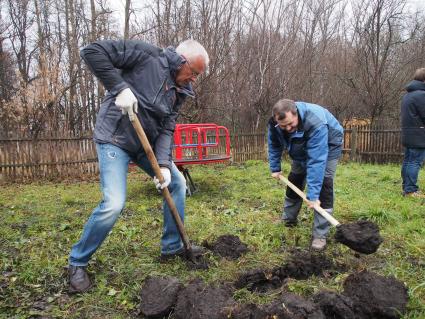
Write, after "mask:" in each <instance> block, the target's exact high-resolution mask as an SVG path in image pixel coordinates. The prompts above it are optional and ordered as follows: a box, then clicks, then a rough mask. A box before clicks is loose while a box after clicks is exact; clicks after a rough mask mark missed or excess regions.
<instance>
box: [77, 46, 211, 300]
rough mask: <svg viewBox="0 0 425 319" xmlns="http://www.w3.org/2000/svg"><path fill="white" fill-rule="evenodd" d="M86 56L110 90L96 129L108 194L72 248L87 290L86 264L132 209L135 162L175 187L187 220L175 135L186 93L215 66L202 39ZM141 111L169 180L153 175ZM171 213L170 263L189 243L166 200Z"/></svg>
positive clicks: (166, 253)
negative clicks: (136, 125) (139, 129)
mask: <svg viewBox="0 0 425 319" xmlns="http://www.w3.org/2000/svg"><path fill="white" fill-rule="evenodd" d="M81 57H82V58H83V60H84V61H85V62H86V64H87V65H88V67H89V68H90V70H91V71H92V72H93V74H94V75H95V76H96V77H97V78H98V79H99V80H100V82H101V83H102V84H103V85H104V87H105V88H106V90H107V94H106V96H105V98H104V100H103V102H102V104H101V106H100V110H99V113H98V115H97V119H96V127H95V131H94V141H95V143H96V150H97V155H98V159H99V170H100V184H101V191H102V195H103V197H102V201H101V202H100V203H99V205H98V206H97V207H96V208H95V209H94V210H93V212H92V214H91V216H90V218H89V219H88V221H87V223H86V224H85V226H84V230H83V233H82V235H81V238H80V240H79V241H78V242H77V243H76V244H75V245H74V246H73V247H72V249H71V253H70V256H69V283H70V291H71V292H84V291H87V290H88V289H89V288H90V287H91V281H90V278H89V276H88V274H87V271H86V267H87V264H88V262H89V260H90V258H91V257H92V255H93V254H94V253H95V252H96V250H97V249H98V248H99V247H100V245H101V244H102V242H103V241H104V239H105V238H106V236H107V235H108V233H109V232H110V230H111V229H112V227H113V225H114V223H115V221H116V220H117V218H118V216H119V214H120V213H121V211H122V210H123V208H124V204H125V199H126V180H127V172H128V164H129V162H130V161H133V162H134V163H136V164H137V165H138V166H139V167H140V168H141V169H143V170H144V171H145V172H146V173H147V174H149V175H150V176H151V177H153V178H154V179H153V180H154V183H155V185H156V187H157V188H158V189H159V188H164V187H169V189H170V193H171V196H172V198H173V200H174V203H175V204H176V207H177V209H178V211H179V214H180V217H181V219H182V221H184V209H185V195H186V181H185V179H184V177H183V175H182V174H181V173H180V172H179V170H178V169H177V167H176V165H174V163H173V162H172V140H173V132H174V128H175V125H176V119H177V117H178V112H179V109H180V107H181V106H182V104H183V102H184V100H185V98H186V97H187V96H190V97H193V95H194V93H193V91H192V82H194V81H195V80H196V78H197V77H198V76H199V75H200V74H202V73H203V72H204V71H205V70H206V69H207V67H208V63H209V57H208V54H207V52H206V51H205V49H204V47H203V46H202V45H201V44H199V43H198V42H197V41H194V40H186V41H184V42H182V43H181V44H180V45H179V46H178V47H177V48H176V49H174V48H172V47H168V48H166V49H162V48H159V47H156V46H154V45H151V44H148V43H145V42H143V41H137V40H124V41H110V40H106V41H98V42H95V43H92V44H90V45H88V46H86V47H85V48H83V49H82V50H81ZM127 114H128V116H127ZM135 115H136V116H137V117H138V119H139V120H140V122H141V124H142V126H143V128H144V130H145V133H146V135H147V137H148V139H149V142H150V143H151V145H152V148H153V150H154V153H155V156H156V158H157V160H158V164H159V166H160V167H161V173H162V175H163V177H164V183H163V184H160V183H159V181H158V179H156V178H155V177H154V176H153V170H152V167H151V165H150V164H149V161H148V158H147V156H146V154H145V152H144V150H143V147H142V145H141V143H140V141H139V138H138V137H137V134H136V132H135V130H134V129H133V127H132V125H131V122H130V120H129V116H135ZM163 211H164V212H163V214H164V216H163V217H164V224H163V234H162V238H161V259H163V260H167V259H170V258H171V257H174V256H182V255H183V253H184V248H183V244H182V241H181V238H180V235H179V233H178V229H177V227H176V225H175V223H174V220H173V217H172V214H171V212H170V209H169V207H168V205H166V203H165V201H164V204H163ZM199 250H200V247H195V246H193V247H192V251H193V252H194V254H196V253H199Z"/></svg>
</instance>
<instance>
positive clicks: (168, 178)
mask: <svg viewBox="0 0 425 319" xmlns="http://www.w3.org/2000/svg"><path fill="white" fill-rule="evenodd" d="M161 174H162V177H164V183H162V184H161V183H160V182H159V179H158V178H156V176H155V177H154V178H153V182H154V183H155V186H156V189H158V190H160V189H164V188H165V187H167V186H168V185H170V182H171V172H170V170H169V169H168V168H167V167H161Z"/></svg>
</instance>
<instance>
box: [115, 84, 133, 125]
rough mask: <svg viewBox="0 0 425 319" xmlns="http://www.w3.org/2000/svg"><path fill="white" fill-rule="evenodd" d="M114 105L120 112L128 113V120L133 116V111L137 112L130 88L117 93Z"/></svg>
mask: <svg viewBox="0 0 425 319" xmlns="http://www.w3.org/2000/svg"><path fill="white" fill-rule="evenodd" d="M115 105H116V106H118V107H119V108H120V109H121V112H122V114H127V113H128V116H129V117H130V120H131V119H132V118H133V117H134V113H137V99H136V97H135V96H134V94H133V92H132V91H131V89H130V88H126V89H124V90H122V91H121V92H120V93H118V95H117V97H116V99H115Z"/></svg>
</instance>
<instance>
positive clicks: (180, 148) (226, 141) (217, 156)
mask: <svg viewBox="0 0 425 319" xmlns="http://www.w3.org/2000/svg"><path fill="white" fill-rule="evenodd" d="M230 158H231V155H230V136H229V131H228V130H227V128H226V127H224V126H220V125H217V124H214V123H200V124H177V125H176V128H175V131H174V149H173V160H174V163H175V164H176V166H177V167H178V168H179V170H180V171H181V172H182V173H183V176H184V177H185V179H186V181H187V184H188V193H189V195H191V194H192V193H193V192H195V191H196V186H195V184H194V182H193V180H192V178H191V176H190V174H189V170H188V169H187V168H186V167H184V166H185V165H193V164H211V163H218V162H225V161H228V160H230Z"/></svg>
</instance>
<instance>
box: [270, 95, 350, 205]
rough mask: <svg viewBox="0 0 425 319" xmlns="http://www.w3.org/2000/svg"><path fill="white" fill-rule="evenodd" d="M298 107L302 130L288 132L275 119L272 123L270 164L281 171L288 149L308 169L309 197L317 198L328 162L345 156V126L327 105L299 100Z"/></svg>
mask: <svg viewBox="0 0 425 319" xmlns="http://www.w3.org/2000/svg"><path fill="white" fill-rule="evenodd" d="M295 104H296V106H297V110H298V120H299V124H298V129H297V131H296V132H294V133H288V132H285V131H284V130H282V129H281V128H280V127H279V126H277V127H276V124H277V123H276V122H275V121H274V119H273V118H272V119H270V121H269V125H268V149H269V165H270V170H271V172H280V171H281V166H280V162H281V158H282V153H283V151H284V150H288V154H289V156H290V157H291V158H292V160H294V161H297V162H299V163H300V164H301V165H303V166H304V167H305V168H306V172H307V187H308V191H307V198H308V199H309V200H317V199H318V198H319V195H320V190H321V189H322V183H323V179H324V177H325V169H326V162H327V161H328V160H332V159H337V158H339V157H340V156H341V152H342V141H343V128H342V126H341V125H340V124H339V122H338V120H337V119H336V118H335V117H334V116H333V115H332V114H331V113H330V112H329V111H328V110H326V109H325V108H323V107H321V106H319V105H316V104H310V103H304V102H295Z"/></svg>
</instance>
